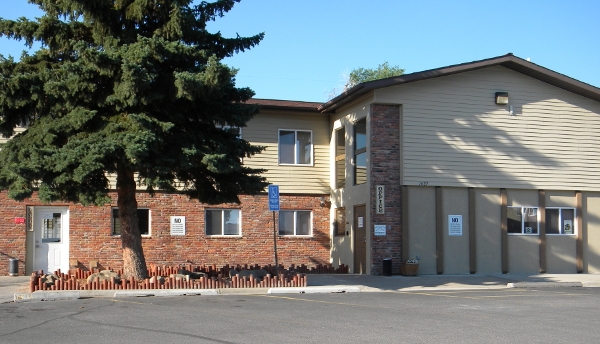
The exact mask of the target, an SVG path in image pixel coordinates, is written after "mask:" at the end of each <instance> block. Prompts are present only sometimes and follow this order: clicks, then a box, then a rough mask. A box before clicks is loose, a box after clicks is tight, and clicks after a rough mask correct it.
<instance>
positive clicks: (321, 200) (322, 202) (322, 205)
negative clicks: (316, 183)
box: [319, 197, 325, 207]
mask: <svg viewBox="0 0 600 344" xmlns="http://www.w3.org/2000/svg"><path fill="white" fill-rule="evenodd" d="M319 202H320V204H321V207H324V206H325V197H321V198H320V199H319Z"/></svg>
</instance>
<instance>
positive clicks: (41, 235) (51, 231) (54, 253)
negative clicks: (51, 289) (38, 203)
mask: <svg viewBox="0 0 600 344" xmlns="http://www.w3.org/2000/svg"><path fill="white" fill-rule="evenodd" d="M34 214H35V215H34V221H33V226H34V227H33V228H34V236H35V238H34V243H35V249H34V258H33V259H34V262H35V264H34V269H35V270H44V273H53V272H55V271H57V270H59V269H60V270H61V272H64V273H66V272H67V271H68V270H69V209H68V208H65V207H35V211H34Z"/></svg>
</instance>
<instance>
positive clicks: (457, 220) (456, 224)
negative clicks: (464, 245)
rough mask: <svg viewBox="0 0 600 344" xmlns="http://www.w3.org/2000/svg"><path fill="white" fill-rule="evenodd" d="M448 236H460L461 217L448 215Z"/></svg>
mask: <svg viewBox="0 0 600 344" xmlns="http://www.w3.org/2000/svg"><path fill="white" fill-rule="evenodd" d="M448 234H449V235H453V236H461V235H462V215H448Z"/></svg>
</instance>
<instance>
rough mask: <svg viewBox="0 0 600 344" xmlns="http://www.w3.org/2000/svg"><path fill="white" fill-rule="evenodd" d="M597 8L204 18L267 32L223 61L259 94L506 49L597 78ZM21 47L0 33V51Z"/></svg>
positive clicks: (388, 0) (423, 7) (22, 6)
mask: <svg viewBox="0 0 600 344" xmlns="http://www.w3.org/2000/svg"><path fill="white" fill-rule="evenodd" d="M2 2H6V3H7V4H5V5H6V6H4V8H3V9H2V11H1V12H0V16H1V17H3V18H6V19H15V18H17V17H19V16H26V17H35V16H36V15H39V14H40V13H39V12H38V10H37V8H36V7H35V6H33V5H30V4H27V2H26V1H25V0H13V1H11V2H8V1H6V0H4V1H2ZM8 4H9V5H8ZM599 13H600V1H597V0H577V1H573V0H566V1H552V0H548V1H512V0H505V1H497V0H494V1H487V0H477V1H458V0H457V1H441V0H440V1H430V0H419V1H416V0H413V1H408V0H407V1H403V0H395V1H394V0H376V1H372V2H367V1H364V0H363V1H355V0H303V1H288V0H243V1H242V2H241V3H239V4H237V5H236V6H235V7H234V8H233V9H232V11H230V12H229V13H227V14H226V15H225V17H223V18H219V19H217V21H216V22H213V23H211V24H210V25H209V26H208V28H209V30H210V31H221V32H222V33H223V34H224V35H225V36H230V37H233V36H235V35H236V34H239V35H241V36H250V35H253V34H256V33H259V32H265V39H264V40H263V41H262V42H261V44H259V45H258V46H257V47H255V48H253V49H251V50H248V51H246V52H243V53H241V54H238V55H236V56H235V57H232V58H228V59H226V60H225V61H224V62H225V63H226V64H228V65H230V66H232V67H235V68H238V69H240V71H239V73H238V76H237V85H238V86H248V87H250V88H252V89H253V90H254V91H255V92H256V96H255V97H257V98H267V99H286V100H302V101H318V102H324V101H326V100H327V99H328V97H329V95H330V93H331V91H332V90H333V89H335V88H339V87H341V86H342V85H343V84H344V76H345V75H347V74H348V73H349V72H350V71H351V70H352V69H354V68H357V67H365V68H374V67H377V66H378V65H379V64H381V63H382V62H384V61H388V62H389V63H390V64H391V65H397V66H399V67H401V68H404V69H405V70H406V72H407V73H412V72H419V71H422V70H426V69H431V68H438V67H443V66H448V65H452V64H457V63H463V62H470V61H475V60H480V59H485V58H489V57H494V56H500V55H504V54H506V53H509V52H511V53H513V54H515V55H516V56H518V57H521V58H530V59H531V62H533V63H536V64H538V65H541V66H543V67H546V68H549V69H551V70H554V71H556V72H559V73H562V74H565V75H567V76H570V77H572V78H575V79H577V80H580V81H582V82H585V83H588V84H591V85H593V86H596V87H600V68H599V66H598V62H600V20H599V19H598V15H599ZM21 50H23V44H22V43H20V42H9V41H7V40H6V39H0V54H3V55H9V54H11V55H13V56H17V57H18V56H19V55H20V52H21Z"/></svg>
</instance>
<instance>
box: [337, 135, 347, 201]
mask: <svg viewBox="0 0 600 344" xmlns="http://www.w3.org/2000/svg"><path fill="white" fill-rule="evenodd" d="M345 185H346V128H344V127H341V128H339V129H337V130H336V131H335V188H336V189H339V188H343V187H344V186H345Z"/></svg>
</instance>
